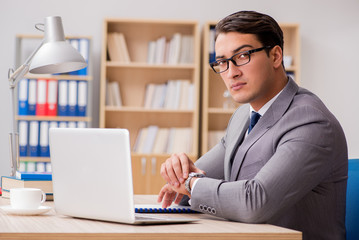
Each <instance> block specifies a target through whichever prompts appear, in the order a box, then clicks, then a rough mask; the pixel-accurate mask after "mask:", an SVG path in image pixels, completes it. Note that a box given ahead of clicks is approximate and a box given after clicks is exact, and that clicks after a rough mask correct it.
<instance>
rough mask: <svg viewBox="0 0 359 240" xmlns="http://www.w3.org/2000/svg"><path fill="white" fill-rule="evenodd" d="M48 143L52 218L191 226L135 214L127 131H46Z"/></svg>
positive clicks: (175, 220) (175, 219)
mask: <svg viewBox="0 0 359 240" xmlns="http://www.w3.org/2000/svg"><path fill="white" fill-rule="evenodd" d="M49 141H50V142H49V143H50V152H51V165H52V181H53V191H54V204H55V210H56V212H57V213H59V214H63V215H68V216H72V217H78V218H88V219H96V220H103V221H111V222H120V223H127V224H162V223H188V222H193V221H196V219H192V218H180V217H178V216H177V217H176V216H173V217H166V216H163V215H162V216H160V215H154V214H147V215H146V214H141V213H139V214H138V213H135V209H134V199H133V184H132V169H131V150H130V138H129V132H128V130H127V129H100V128H78V129H77V128H51V129H50V132H49ZM149 215H150V216H149Z"/></svg>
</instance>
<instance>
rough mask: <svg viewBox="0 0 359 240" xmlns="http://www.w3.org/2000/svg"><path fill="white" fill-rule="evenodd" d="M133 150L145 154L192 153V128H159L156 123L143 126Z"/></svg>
mask: <svg viewBox="0 0 359 240" xmlns="http://www.w3.org/2000/svg"><path fill="white" fill-rule="evenodd" d="M133 152H136V153H144V154H151V153H154V154H171V153H176V152H185V153H191V152H192V128H159V127H158V126H155V125H151V126H148V127H145V128H141V129H140V130H139V133H138V135H137V138H136V142H135V145H134V147H133Z"/></svg>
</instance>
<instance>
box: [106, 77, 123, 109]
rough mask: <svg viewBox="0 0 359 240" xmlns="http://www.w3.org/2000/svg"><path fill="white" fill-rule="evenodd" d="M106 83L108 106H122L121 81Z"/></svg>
mask: <svg viewBox="0 0 359 240" xmlns="http://www.w3.org/2000/svg"><path fill="white" fill-rule="evenodd" d="M106 84H107V85H106V106H113V107H122V99H121V92H120V85H119V83H118V82H115V81H114V82H109V81H107V83H106Z"/></svg>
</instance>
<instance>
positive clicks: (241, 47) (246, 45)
mask: <svg viewBox="0 0 359 240" xmlns="http://www.w3.org/2000/svg"><path fill="white" fill-rule="evenodd" d="M246 47H253V46H252V45H249V44H244V45H242V46H239V47H237V48H236V49H234V50H233V51H232V53H233V54H236V53H237V52H239V51H240V50H241V49H243V48H246ZM218 58H224V56H216V59H218Z"/></svg>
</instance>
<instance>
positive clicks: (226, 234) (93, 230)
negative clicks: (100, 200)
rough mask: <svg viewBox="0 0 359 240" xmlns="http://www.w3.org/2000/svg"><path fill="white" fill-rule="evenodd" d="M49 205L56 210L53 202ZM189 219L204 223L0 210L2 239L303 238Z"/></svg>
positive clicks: (263, 227)
mask: <svg viewBox="0 0 359 240" xmlns="http://www.w3.org/2000/svg"><path fill="white" fill-rule="evenodd" d="M154 201H155V196H151V195H136V196H135V202H136V203H138V204H147V203H148V204H150V203H154ZM0 205H1V206H2V205H9V200H8V199H3V198H0ZM45 205H48V206H52V207H53V202H46V203H45ZM180 215H181V214H176V216H180ZM185 216H186V217H193V218H199V219H200V220H199V221H198V222H195V223H186V224H168V225H148V226H135V225H127V224H120V223H112V222H102V221H95V220H87V219H77V218H72V217H67V216H63V215H58V214H56V212H55V210H54V209H52V210H51V211H49V212H48V213H46V214H43V215H38V216H17V215H10V214H6V213H5V212H4V211H3V210H2V209H0V239H34V240H35V239H47V240H48V239H50V240H51V239H76V240H82V239H106V240H109V239H161V240H183V239H196V240H199V239H239V240H240V239H246V240H248V239H258V240H260V239H272V240H294V239H302V236H301V233H300V232H298V231H293V230H289V229H285V228H281V227H277V226H273V225H268V224H244V223H238V222H230V221H225V220H222V219H219V218H215V217H211V216H208V215H205V214H185Z"/></svg>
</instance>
